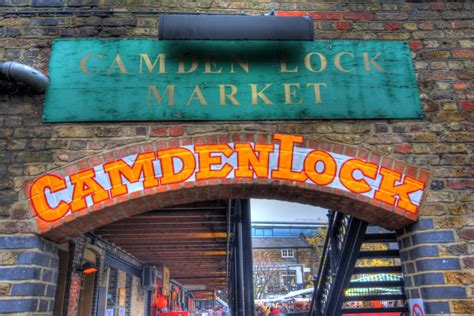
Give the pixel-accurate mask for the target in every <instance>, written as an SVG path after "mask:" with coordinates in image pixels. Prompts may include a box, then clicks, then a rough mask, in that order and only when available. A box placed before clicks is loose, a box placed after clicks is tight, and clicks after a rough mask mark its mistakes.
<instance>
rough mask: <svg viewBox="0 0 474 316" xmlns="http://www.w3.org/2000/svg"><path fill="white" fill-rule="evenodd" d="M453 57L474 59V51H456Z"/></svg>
mask: <svg viewBox="0 0 474 316" xmlns="http://www.w3.org/2000/svg"><path fill="white" fill-rule="evenodd" d="M452 55H453V57H454V58H474V49H454V50H453V52H452Z"/></svg>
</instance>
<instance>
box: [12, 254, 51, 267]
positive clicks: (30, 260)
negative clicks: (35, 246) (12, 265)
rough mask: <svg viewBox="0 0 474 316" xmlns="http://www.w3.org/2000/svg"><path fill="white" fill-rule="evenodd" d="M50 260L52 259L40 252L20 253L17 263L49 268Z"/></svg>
mask: <svg viewBox="0 0 474 316" xmlns="http://www.w3.org/2000/svg"><path fill="white" fill-rule="evenodd" d="M49 259H50V257H48V256H46V255H44V254H42V253H39V252H20V253H18V256H17V259H16V263H17V264H31V265H39V266H43V267H48V266H49Z"/></svg>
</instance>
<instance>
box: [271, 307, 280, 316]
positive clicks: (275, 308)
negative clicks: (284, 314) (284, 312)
mask: <svg viewBox="0 0 474 316" xmlns="http://www.w3.org/2000/svg"><path fill="white" fill-rule="evenodd" d="M280 314H281V310H280V308H278V306H276V307H274V308H272V315H280Z"/></svg>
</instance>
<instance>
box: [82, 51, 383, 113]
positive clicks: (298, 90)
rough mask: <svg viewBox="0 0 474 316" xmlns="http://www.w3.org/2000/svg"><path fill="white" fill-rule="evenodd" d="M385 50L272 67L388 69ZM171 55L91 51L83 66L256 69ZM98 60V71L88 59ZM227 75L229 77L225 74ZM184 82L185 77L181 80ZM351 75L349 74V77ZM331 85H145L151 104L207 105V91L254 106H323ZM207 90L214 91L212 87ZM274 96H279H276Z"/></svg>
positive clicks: (147, 70)
mask: <svg viewBox="0 0 474 316" xmlns="http://www.w3.org/2000/svg"><path fill="white" fill-rule="evenodd" d="M381 55H382V53H380V52H377V53H368V52H362V53H360V54H358V55H355V54H354V53H351V52H340V53H338V54H336V55H334V56H332V57H331V58H328V57H326V56H325V55H324V54H322V53H320V52H309V53H307V54H306V55H305V56H304V58H303V60H301V61H300V63H290V62H288V61H287V58H286V57H285V55H280V57H279V64H278V65H276V66H275V67H274V70H275V71H276V73H275V76H276V77H275V78H277V76H278V74H284V73H286V74H298V73H300V72H306V73H313V74H314V78H315V79H316V80H317V78H318V76H317V74H318V73H324V72H326V71H327V70H328V69H330V68H333V70H334V71H335V72H336V73H341V74H345V75H347V76H350V74H351V73H352V72H354V71H355V69H356V67H355V65H360V66H361V67H363V71H364V72H366V73H371V72H384V71H385V70H384V68H383V67H382V65H381V63H380V62H381V61H380V59H381ZM169 59H170V57H169V56H168V55H167V54H165V53H160V54H157V55H156V56H149V54H146V53H140V54H137V55H136V56H134V58H133V62H131V61H130V60H128V61H127V60H125V59H124V58H123V57H122V56H121V55H120V54H116V55H115V56H114V57H113V58H112V59H110V58H108V60H107V58H106V57H105V55H104V54H101V53H88V54H86V55H85V56H84V57H83V58H82V59H81V61H80V65H79V66H80V69H81V72H82V73H83V74H86V75H101V76H117V75H137V76H141V75H143V74H157V75H158V76H167V75H168V76H169V75H182V76H186V75H189V74H195V73H200V74H201V75H204V76H206V75H220V74H230V75H232V74H234V75H235V76H245V75H249V74H251V72H252V65H251V64H249V61H248V59H247V58H246V57H245V56H241V55H238V54H234V55H231V56H228V58H227V59H225V60H217V59H216V58H213V57H211V56H209V55H205V56H203V57H202V58H199V59H198V58H197V57H195V56H193V55H191V54H180V55H179V56H178V57H177V59H178V60H177V63H176V62H172V63H171V62H169ZM91 62H93V63H94V64H95V67H94V69H92V68H91V67H90V66H89V63H91ZM227 78H229V77H227ZM182 79H183V80H185V77H183V78H182ZM349 79H350V78H348V80H349ZM327 88H328V83H327V82H279V83H269V82H266V83H261V82H258V83H257V82H256V83H247V84H245V85H236V84H232V83H230V82H229V83H220V82H219V83H218V84H216V83H211V84H207V83H206V79H205V77H203V80H202V82H201V83H199V84H194V85H192V86H186V83H185V84H183V85H182V86H179V85H176V84H168V83H165V84H150V85H148V86H147V94H146V96H147V105H148V106H152V105H154V104H157V105H161V104H162V103H163V101H164V100H165V99H166V104H167V105H168V106H170V107H173V106H175V105H176V98H175V96H176V94H184V95H186V96H187V97H186V98H185V99H186V102H185V104H186V105H187V106H191V105H203V106H205V105H209V95H218V98H217V100H218V104H219V105H223V106H225V105H235V106H238V105H240V104H242V103H246V104H251V105H259V104H264V105H273V104H285V105H292V104H303V103H313V104H322V103H323V101H324V97H323V96H324V91H325V90H326V89H327ZM209 89H211V90H213V91H209ZM273 98H275V99H273Z"/></svg>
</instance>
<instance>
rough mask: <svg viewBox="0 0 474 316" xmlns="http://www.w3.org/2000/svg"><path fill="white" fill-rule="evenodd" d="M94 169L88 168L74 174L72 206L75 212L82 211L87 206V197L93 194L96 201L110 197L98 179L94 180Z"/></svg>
mask: <svg viewBox="0 0 474 316" xmlns="http://www.w3.org/2000/svg"><path fill="white" fill-rule="evenodd" d="M94 177H95V172H94V169H87V170H85V171H81V172H79V173H76V174H73V175H72V176H71V177H70V178H71V183H72V184H73V185H74V193H73V195H72V202H71V208H72V211H73V212H77V211H80V210H82V209H84V208H86V207H87V203H86V197H87V196H89V195H92V200H93V201H94V203H99V202H102V201H104V200H107V199H108V198H109V192H108V191H106V190H105V189H104V188H103V187H102V186H101V185H100V184H99V183H98V182H97V181H95V180H94Z"/></svg>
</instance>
